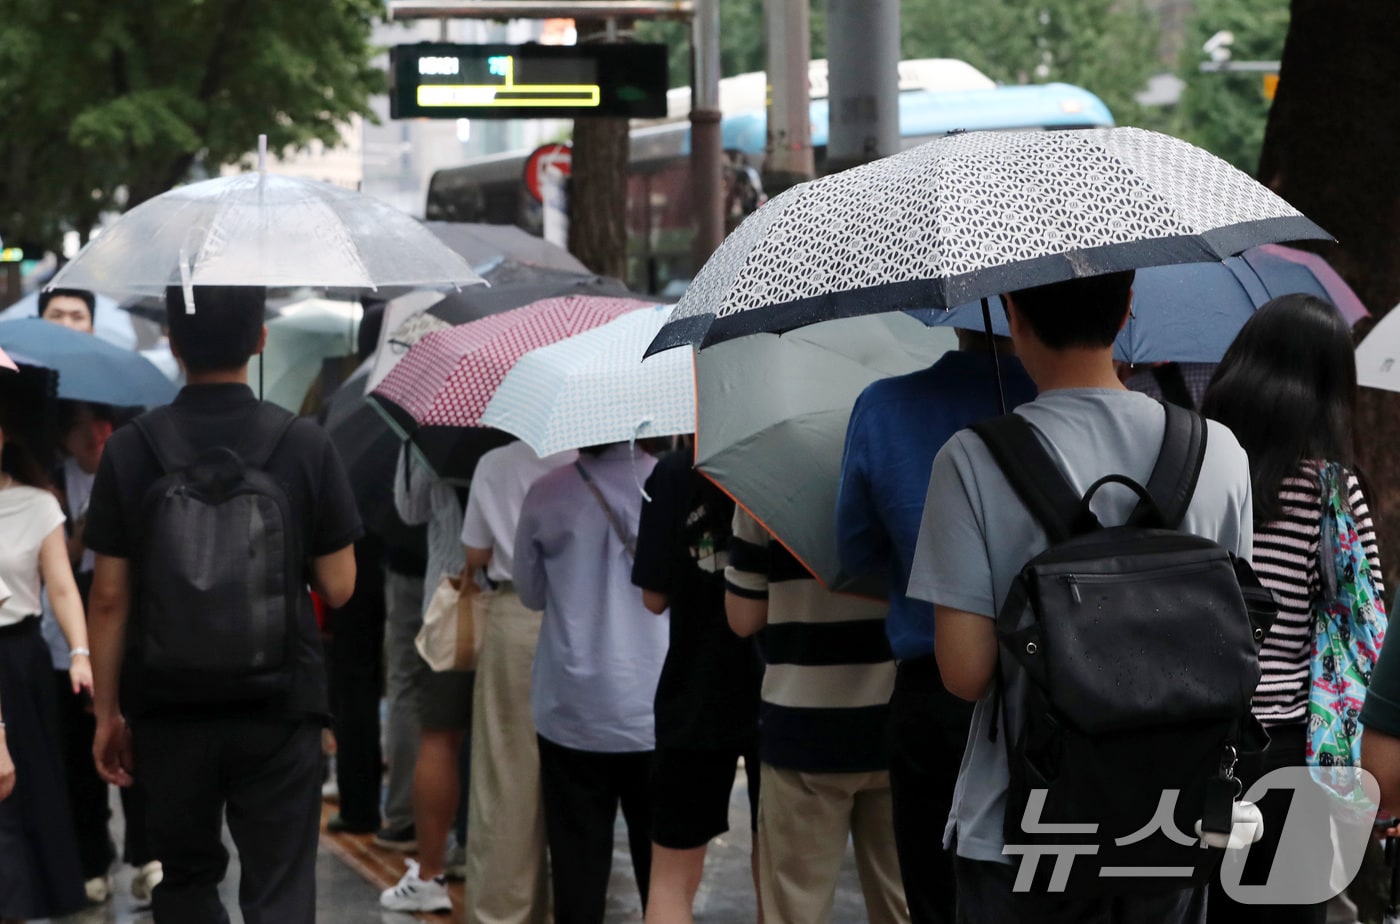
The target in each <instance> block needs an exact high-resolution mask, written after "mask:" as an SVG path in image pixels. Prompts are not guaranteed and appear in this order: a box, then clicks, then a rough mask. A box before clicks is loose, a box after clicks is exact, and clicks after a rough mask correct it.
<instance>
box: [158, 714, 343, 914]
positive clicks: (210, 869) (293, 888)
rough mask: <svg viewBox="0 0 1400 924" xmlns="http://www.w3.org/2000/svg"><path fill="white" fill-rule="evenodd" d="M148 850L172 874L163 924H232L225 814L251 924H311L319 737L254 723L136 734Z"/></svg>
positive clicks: (162, 726)
mask: <svg viewBox="0 0 1400 924" xmlns="http://www.w3.org/2000/svg"><path fill="white" fill-rule="evenodd" d="M132 734H133V736H134V743H135V748H136V775H137V778H138V779H140V780H141V781H142V783H141V784H142V785H144V786H145V787H146V790H147V792H148V793H150V794H152V795H155V796H157V798H153V799H151V800H150V803H149V805H148V806H147V813H146V822H147V830H148V833H149V835H150V841H151V847H152V848H153V849H154V850H155V853H156V856H158V857H160V859H161V861H162V863H163V864H164V867H165V878H164V879H163V880H162V881H161V884H160V885H159V886H157V887H156V890H155V893H154V895H153V896H152V898H153V901H152V911H153V913H154V916H155V920H156V924H227V921H228V920H229V917H228V912H227V911H226V910H225V909H224V907H223V905H222V903H221V902H220V901H219V895H218V887H219V883H220V882H221V881H222V880H223V878H224V873H225V871H226V870H227V868H228V851H227V850H225V849H224V846H223V843H222V841H221V834H222V830H223V820H224V814H225V809H227V815H228V827H229V832H230V833H231V834H232V835H233V842H234V844H235V845H236V846H237V847H238V859H239V863H240V864H241V866H242V879H241V881H240V883H239V890H238V903H239V905H240V907H241V908H242V909H243V919H244V921H245V922H246V924H313V922H314V921H315V919H316V845H317V839H318V836H319V832H320V826H321V727H320V725H319V724H317V723H315V722H310V721H307V722H273V721H267V720H257V719H237V718H200V719H182V720H174V719H171V720H156V719H146V720H141V721H138V722H137V723H136V724H135V725H134V727H133V730H132Z"/></svg>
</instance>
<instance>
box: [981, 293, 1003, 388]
mask: <svg viewBox="0 0 1400 924" xmlns="http://www.w3.org/2000/svg"><path fill="white" fill-rule="evenodd" d="M982 326H983V327H984V328H985V329H986V331H987V342H988V343H989V344H990V345H991V348H992V375H993V376H995V377H996V380H997V401H998V402H1000V404H1001V412H1002V413H1003V414H1005V413H1006V386H1005V384H1003V383H1002V381H1001V357H1000V356H999V355H997V338H996V334H994V333H992V306H991V305H989V304H988V303H987V298H986V296H983V297H982Z"/></svg>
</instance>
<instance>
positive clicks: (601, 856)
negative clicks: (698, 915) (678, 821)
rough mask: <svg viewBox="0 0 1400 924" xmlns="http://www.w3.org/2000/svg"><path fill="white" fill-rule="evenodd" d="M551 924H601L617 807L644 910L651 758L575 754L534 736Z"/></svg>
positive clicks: (647, 881)
mask: <svg viewBox="0 0 1400 924" xmlns="http://www.w3.org/2000/svg"><path fill="white" fill-rule="evenodd" d="M537 737H538V738H539V743H540V789H541V791H542V792H543V796H544V828H545V839H546V841H547V842H548V844H549V859H550V864H549V865H550V879H551V882H552V883H553V885H554V921H555V924H602V921H603V912H604V910H605V908H606V906H607V900H608V876H609V875H610V874H611V872H612V853H613V825H614V824H615V822H616V821H617V808H618V804H619V803H621V805H622V817H623V818H625V819H626V820H627V842H628V846H629V847H630V848H631V852H632V872H633V874H634V875H635V876H636V877H637V888H638V889H639V890H640V891H641V894H642V907H643V908H646V903H647V887H648V885H650V883H651V799H650V793H649V792H648V790H647V781H648V778H649V777H650V773H651V755H652V752H651V751H639V752H633V753H627V754H602V753H596V752H593V751H577V750H574V749H573V748H566V747H563V746H562V745H558V744H555V743H554V742H552V741H549V740H548V739H546V738H544V737H543V736H537Z"/></svg>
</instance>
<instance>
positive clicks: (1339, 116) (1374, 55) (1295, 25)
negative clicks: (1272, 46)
mask: <svg viewBox="0 0 1400 924" xmlns="http://www.w3.org/2000/svg"><path fill="white" fill-rule="evenodd" d="M1291 9H1292V20H1291V22H1290V24H1289V28H1288V39H1287V42H1286V43H1285V44H1284V47H1283V67H1282V71H1281V73H1280V80H1279V86H1278V96H1277V98H1276V99H1275V100H1274V105H1273V108H1272V110H1271V111H1270V113H1269V121H1268V128H1267V131H1266V132H1265V135H1264V150H1263V154H1262V155H1261V157H1260V160H1259V179H1260V180H1261V181H1262V182H1264V183H1265V184H1267V185H1268V186H1270V187H1272V188H1273V189H1274V190H1275V191H1277V192H1278V193H1279V194H1280V195H1282V196H1283V197H1284V198H1285V199H1287V200H1288V201H1289V202H1291V203H1292V204H1293V205H1294V206H1296V207H1297V208H1299V209H1301V210H1302V211H1303V213H1304V214H1306V215H1307V216H1308V217H1310V218H1312V219H1313V220H1314V221H1316V222H1317V223H1318V224H1320V225H1322V227H1323V228H1326V229H1327V231H1329V232H1330V233H1331V234H1332V235H1334V236H1335V237H1336V238H1337V243H1336V244H1335V245H1326V246H1323V247H1320V248H1318V249H1319V250H1320V251H1321V252H1322V253H1323V254H1324V255H1325V256H1326V257H1327V258H1328V259H1329V260H1331V261H1332V265H1333V266H1334V267H1336V269H1337V271H1338V272H1339V273H1341V274H1342V276H1343V277H1344V278H1345V279H1346V280H1347V282H1349V283H1350V284H1351V286H1352V288H1354V289H1355V290H1356V293H1357V295H1359V296H1360V297H1361V300H1362V301H1363V302H1365V303H1366V306H1367V307H1368V308H1370V309H1371V311H1372V312H1373V313H1374V314H1376V315H1378V316H1379V315H1381V314H1384V313H1385V312H1386V311H1388V310H1390V309H1391V308H1392V307H1393V306H1394V305H1395V304H1396V302H1397V301H1400V259H1397V247H1398V246H1400V245H1397V241H1400V171H1398V170H1396V168H1395V162H1394V160H1393V159H1392V158H1393V157H1394V152H1395V151H1397V150H1400V118H1396V113H1400V58H1397V57H1396V55H1395V47H1394V46H1395V38H1396V36H1400V4H1397V3H1395V2H1394V0H1353V2H1351V3H1347V4H1344V5H1341V6H1339V5H1337V4H1336V3H1332V2H1328V0H1292V5H1291ZM1362 333H1364V330H1363V331H1362ZM1357 433H1358V436H1359V440H1360V447H1359V449H1360V456H1361V463H1362V466H1363V467H1364V468H1365V469H1366V471H1367V473H1368V474H1369V475H1370V476H1371V477H1370V480H1371V483H1372V485H1373V486H1374V490H1376V491H1378V492H1379V504H1380V507H1381V509H1382V512H1383V516H1382V517H1381V542H1382V546H1383V547H1384V548H1386V549H1388V550H1389V555H1388V557H1387V558H1386V562H1387V565H1388V567H1389V569H1391V570H1390V572H1389V574H1390V576H1391V579H1392V581H1394V580H1395V579H1396V577H1397V564H1400V558H1398V557H1397V556H1400V453H1396V452H1395V447H1396V445H1400V396H1396V395H1392V394H1390V393H1388V392H1379V391H1374V390H1372V389H1362V396H1361V402H1360V407H1359V408H1358V417H1357Z"/></svg>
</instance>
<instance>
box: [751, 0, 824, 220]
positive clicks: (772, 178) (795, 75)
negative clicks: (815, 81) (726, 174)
mask: <svg viewBox="0 0 1400 924" xmlns="http://www.w3.org/2000/svg"><path fill="white" fill-rule="evenodd" d="M807 4H808V0H763V25H764V32H765V33H766V35H767V38H768V147H767V152H766V155H765V157H764V161H763V187H764V189H766V190H768V191H769V192H770V193H771V194H773V195H777V194H778V193H780V192H782V191H783V190H785V189H787V188H788V187H789V186H795V185H796V184H798V183H801V182H803V181H804V180H810V179H811V178H812V176H813V174H814V173H815V172H816V167H815V164H814V161H813V158H812V115H811V112H810V107H811V99H810V96H811V90H810V84H809V80H810V77H809V76H808V73H807V71H808V67H809V65H810V63H811V57H812V27H811V24H810V21H809V17H810V13H809V11H808V7H807Z"/></svg>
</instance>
